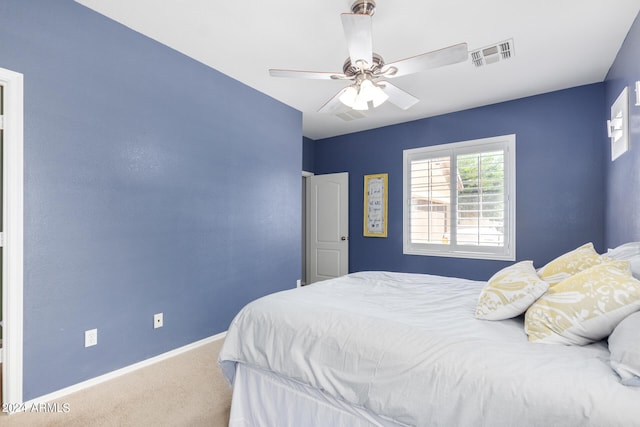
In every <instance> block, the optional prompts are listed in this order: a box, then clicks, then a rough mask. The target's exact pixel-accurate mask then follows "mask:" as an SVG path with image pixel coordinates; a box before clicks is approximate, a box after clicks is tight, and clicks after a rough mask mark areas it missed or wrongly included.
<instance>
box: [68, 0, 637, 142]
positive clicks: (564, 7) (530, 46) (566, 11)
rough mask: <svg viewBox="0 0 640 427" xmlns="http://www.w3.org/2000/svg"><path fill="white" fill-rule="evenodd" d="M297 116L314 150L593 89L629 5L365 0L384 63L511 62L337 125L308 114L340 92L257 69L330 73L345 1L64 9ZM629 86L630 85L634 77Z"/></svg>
mask: <svg viewBox="0 0 640 427" xmlns="http://www.w3.org/2000/svg"><path fill="white" fill-rule="evenodd" d="M76 1H78V3H81V4H83V5H85V6H87V7H89V8H91V9H94V10H95V11H97V12H99V13H101V14H104V15H106V16H108V17H110V18H112V19H114V20H116V21H118V22H120V23H122V24H124V25H126V26H127V27H130V28H132V29H134V30H136V31H138V32H140V33H142V34H145V35H146V36H148V37H150V38H152V39H155V40H157V41H159V42H161V43H163V44H165V45H167V46H170V47H172V48H173V49H176V50H178V51H180V52H182V53H184V54H186V55H188V56H190V57H192V58H194V59H196V60H198V61H200V62H202V63H204V64H207V65H209V66H211V67H213V68H215V69H217V70H218V71H221V72H222V73H224V74H226V75H228V76H231V77H233V78H235V79H237V80H239V81H241V82H243V83H245V84H247V85H248V86H251V87H253V88H255V89H257V90H259V91H260V92H263V93H265V94H267V95H269V96H271V97H273V98H275V99H277V100H279V101H281V102H283V103H285V104H287V105H290V106H291V107H293V108H295V109H297V110H299V111H302V113H303V134H304V136H306V137H309V138H311V139H321V138H326V137H330V136H335V135H341V134H346V133H351V132H356V131H361V130H366V129H372V128H377V127H381V126H386V125H390V124H395V123H401V122H406V121H410V120H415V119H420V118H424V117H430V116H435V115H439V114H443V113H448V112H452V111H459V110H464V109H468V108H472V107H478V106H482V105H488V104H493V103H496V102H501V101H506V100H511V99H516V98H521V97H525V96H530V95H535V94H540V93H545V92H550V91H554V90H559V89H565V88H569V87H574V86H580V85H584V84H589V83H595V82H601V81H603V80H604V78H605V76H606V74H607V71H608V70H609V67H610V66H611V64H612V63H613V60H614V59H615V55H616V53H617V52H618V49H619V48H620V46H621V45H622V42H623V41H624V38H625V36H626V34H627V32H628V30H629V28H630V27H631V24H632V23H633V21H634V19H635V17H636V15H637V14H638V11H639V10H640V0H607V1H605V0H536V1H531V0H483V1H477V0H377V1H376V3H377V8H376V12H375V15H374V16H373V47H374V52H376V53H378V54H380V55H382V56H383V58H384V59H385V62H387V63H390V62H394V61H397V60H399V59H404V58H407V57H411V56H415V55H418V54H421V53H424V52H429V51H432V50H436V49H440V48H443V47H447V46H450V45H453V44H457V43H460V42H467V43H468V46H469V50H475V49H478V48H482V47H485V46H488V45H491V44H495V43H497V42H500V41H503V40H507V39H513V43H514V51H515V56H514V57H513V58H512V59H510V60H507V61H501V62H498V63H496V64H491V65H488V66H485V67H481V68H476V67H474V66H473V65H472V63H471V60H470V59H469V60H468V61H467V62H465V63H460V64H456V65H450V66H447V67H443V68H438V69H433V70H428V71H424V72H421V73H418V74H414V75H410V76H404V77H398V78H396V79H394V80H393V83H394V84H395V85H396V86H398V87H400V88H402V89H404V90H405V91H407V92H409V93H411V94H412V95H414V96H416V97H417V98H419V99H420V102H419V103H417V104H416V105H415V106H413V107H412V108H410V109H409V110H407V111H402V110H400V109H398V108H397V107H395V106H393V105H391V104H390V103H385V104H383V105H382V106H381V107H379V108H377V109H375V110H369V111H367V112H366V114H367V117H366V118H363V119H358V120H353V121H349V122H347V121H344V120H342V119H340V118H338V117H336V116H333V115H326V114H319V113H317V112H316V111H317V110H318V109H319V108H320V107H321V106H322V105H323V104H324V103H325V102H326V101H327V100H328V99H330V98H331V97H333V96H334V95H335V94H336V93H337V92H338V91H339V90H340V89H341V88H342V87H344V86H346V83H345V82H340V81H329V80H301V79H283V78H274V77H270V76H269V74H268V69H269V68H288V69H297V70H312V71H331V72H342V64H343V62H344V60H345V59H346V58H347V57H348V52H347V48H346V44H345V40H344V34H343V30H342V24H341V20H340V14H341V13H345V12H349V11H350V4H351V1H350V0H269V1H265V0H245V1H234V0H225V1H220V0H163V1H158V0H76ZM638 78H639V79H640V76H638Z"/></svg>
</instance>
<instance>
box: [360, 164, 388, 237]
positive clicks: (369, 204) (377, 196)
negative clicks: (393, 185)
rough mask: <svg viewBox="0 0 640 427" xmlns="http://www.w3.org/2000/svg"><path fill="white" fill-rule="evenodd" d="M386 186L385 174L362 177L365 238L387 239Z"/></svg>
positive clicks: (386, 175) (386, 178)
mask: <svg viewBox="0 0 640 427" xmlns="http://www.w3.org/2000/svg"><path fill="white" fill-rule="evenodd" d="M388 184H389V176H388V174H386V173H379V174H372V175H365V176H364V209H363V211H364V224H363V225H364V236H365V237H387V205H388Z"/></svg>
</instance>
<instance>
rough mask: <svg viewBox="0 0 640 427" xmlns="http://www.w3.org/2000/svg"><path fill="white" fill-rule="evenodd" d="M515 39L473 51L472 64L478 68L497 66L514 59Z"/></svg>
mask: <svg viewBox="0 0 640 427" xmlns="http://www.w3.org/2000/svg"><path fill="white" fill-rule="evenodd" d="M513 55H514V51H513V39H509V40H505V41H503V42H500V43H496V44H493V45H490V46H485V47H483V48H480V49H476V50H473V51H471V62H473V65H475V66H476V67H482V66H483V65H489V64H495V63H496V62H499V61H504V60H506V59H510V58H511V57H513Z"/></svg>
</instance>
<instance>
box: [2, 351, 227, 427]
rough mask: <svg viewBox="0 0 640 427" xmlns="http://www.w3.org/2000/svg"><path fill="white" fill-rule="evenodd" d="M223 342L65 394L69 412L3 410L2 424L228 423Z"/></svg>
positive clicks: (63, 401)
mask: <svg viewBox="0 0 640 427" xmlns="http://www.w3.org/2000/svg"><path fill="white" fill-rule="evenodd" d="M222 342H223V340H218V341H216V342H213V343H210V344H206V345H204V346H202V347H199V348H196V349H194V350H190V351H188V352H186V353H183V354H180V355H178V356H175V357H173V358H171V359H168V360H165V361H162V362H158V363H156V364H154V365H152V366H148V367H145V368H142V369H139V370H137V371H135V372H132V373H129V374H126V375H123V376H121V377H118V378H115V379H113V380H110V381H107V382H105V383H102V384H99V385H96V386H94V387H91V388H88V389H86V390H83V391H80V392H77V393H74V394H70V395H68V396H66V397H64V398H61V399H60V400H58V401H56V403H57V404H58V408H59V409H60V410H64V409H65V408H68V412H66V413H31V412H26V413H19V414H14V415H7V414H2V415H0V426H3V427H4V426H29V427H33V426H65V427H69V426H82V427H85V426H92V427H93V426H213V427H218V426H226V425H227V424H228V422H229V408H230V405H231V389H230V387H229V385H228V384H227V382H226V381H225V379H224V378H223V376H222V373H221V371H220V368H219V367H218V364H217V362H216V360H217V357H218V352H219V351H220V346H221V345H222ZM50 403H51V402H50ZM27 409H29V408H27Z"/></svg>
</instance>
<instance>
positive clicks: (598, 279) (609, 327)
mask: <svg viewBox="0 0 640 427" xmlns="http://www.w3.org/2000/svg"><path fill="white" fill-rule="evenodd" d="M638 310H640V281H638V280H636V279H635V278H633V276H631V272H630V271H629V262H628V261H610V262H606V263H603V264H598V265H595V266H593V267H591V268H589V269H586V270H583V271H581V272H580V273H577V274H574V275H573V276H571V277H569V278H568V279H565V280H563V281H562V282H560V283H558V284H557V285H555V286H551V288H549V291H548V292H547V293H545V294H544V295H543V296H542V297H540V298H539V299H538V300H537V301H536V302H535V303H533V305H532V306H531V307H529V309H528V310H527V313H526V315H525V321H524V325H525V332H526V333H527V335H528V336H529V341H533V342H542V343H554V344H575V345H584V344H589V343H591V342H594V341H599V340H601V339H603V338H606V337H608V336H609V334H611V332H612V331H613V330H614V328H615V327H616V326H617V325H618V323H620V322H621V321H622V319H624V318H625V317H627V316H628V315H630V314H631V313H634V312H636V311H638Z"/></svg>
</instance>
